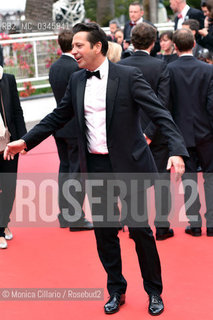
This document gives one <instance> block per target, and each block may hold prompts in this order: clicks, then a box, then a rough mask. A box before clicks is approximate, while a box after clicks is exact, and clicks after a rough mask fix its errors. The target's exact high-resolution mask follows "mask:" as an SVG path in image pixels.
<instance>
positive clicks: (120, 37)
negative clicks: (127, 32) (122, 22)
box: [115, 28, 124, 46]
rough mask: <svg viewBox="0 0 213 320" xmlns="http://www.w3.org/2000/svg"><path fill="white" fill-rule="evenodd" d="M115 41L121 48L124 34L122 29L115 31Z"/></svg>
mask: <svg viewBox="0 0 213 320" xmlns="http://www.w3.org/2000/svg"><path fill="white" fill-rule="evenodd" d="M115 40H116V42H117V43H119V44H120V45H121V46H123V41H124V33H123V31H122V29H120V28H119V29H117V30H115Z"/></svg>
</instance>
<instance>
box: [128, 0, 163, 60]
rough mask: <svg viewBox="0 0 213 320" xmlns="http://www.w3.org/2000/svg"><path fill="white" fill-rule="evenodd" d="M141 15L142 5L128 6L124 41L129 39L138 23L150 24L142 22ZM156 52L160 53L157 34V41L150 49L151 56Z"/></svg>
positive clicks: (142, 12) (132, 4) (134, 3)
mask: <svg viewBox="0 0 213 320" xmlns="http://www.w3.org/2000/svg"><path fill="white" fill-rule="evenodd" d="M143 15H144V11H143V5H142V4H141V3H139V2H133V3H131V4H130V5H129V18H130V20H128V21H127V22H126V24H125V26H124V40H129V39H131V36H132V30H133V29H134V27H135V26H136V25H137V24H138V23H141V22H147V23H149V24H151V22H149V21H145V20H144V18H143ZM151 25H152V24H151ZM153 27H154V26H153ZM156 30H157V29H156ZM158 51H160V43H159V36H158V32H157V39H156V42H155V45H154V47H153V48H152V51H151V55H152V56H155V55H156V53H157V52H158Z"/></svg>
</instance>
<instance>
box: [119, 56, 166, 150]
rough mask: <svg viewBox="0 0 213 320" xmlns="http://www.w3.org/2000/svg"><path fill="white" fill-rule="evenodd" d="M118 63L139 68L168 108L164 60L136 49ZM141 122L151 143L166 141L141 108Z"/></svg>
mask: <svg viewBox="0 0 213 320" xmlns="http://www.w3.org/2000/svg"><path fill="white" fill-rule="evenodd" d="M118 63H119V64H123V65H127V66H132V67H137V68H139V69H140V71H141V72H142V73H143V76H144V78H145V80H146V81H147V82H148V83H149V84H150V86H151V88H152V89H153V90H154V92H155V94H156V95H157V97H158V99H159V100H160V102H161V104H162V105H163V106H164V107H166V108H168V105H169V90H170V81H169V71H168V69H167V65H166V63H165V62H163V61H162V60H159V59H157V58H154V57H152V56H150V55H149V54H147V53H146V52H143V51H136V52H134V53H133V55H132V56H130V57H128V58H126V59H123V60H121V61H119V62H118ZM141 124H142V128H143V131H144V133H145V134H146V135H147V137H149V138H150V139H151V140H152V144H155V143H157V144H159V143H163V142H166V139H165V137H164V136H163V135H162V134H161V133H160V130H159V129H158V130H157V127H156V126H155V125H154V124H153V122H152V121H151V119H150V117H148V116H147V114H146V113H145V112H144V111H143V110H141Z"/></svg>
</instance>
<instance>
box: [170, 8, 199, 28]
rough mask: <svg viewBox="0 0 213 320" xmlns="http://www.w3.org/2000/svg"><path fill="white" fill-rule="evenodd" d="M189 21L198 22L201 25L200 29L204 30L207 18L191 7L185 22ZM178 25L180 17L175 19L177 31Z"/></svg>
mask: <svg viewBox="0 0 213 320" xmlns="http://www.w3.org/2000/svg"><path fill="white" fill-rule="evenodd" d="M188 19H195V20H198V21H199V23H200V29H202V28H204V19H205V17H204V15H203V12H202V11H201V10H198V9H195V8H191V7H190V8H189V10H188V12H187V14H186V17H185V20H188ZM177 23H178V16H176V17H175V30H176V29H177Z"/></svg>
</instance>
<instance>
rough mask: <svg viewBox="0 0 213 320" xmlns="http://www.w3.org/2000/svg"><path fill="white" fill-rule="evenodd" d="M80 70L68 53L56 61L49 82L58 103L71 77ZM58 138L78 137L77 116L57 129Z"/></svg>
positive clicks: (51, 69)
mask: <svg viewBox="0 0 213 320" xmlns="http://www.w3.org/2000/svg"><path fill="white" fill-rule="evenodd" d="M77 70H79V68H78V64H77V62H76V61H75V60H74V59H73V58H72V57H69V56H67V55H62V56H61V57H60V58H59V59H58V60H57V61H56V62H54V63H53V64H52V66H51V68H50V72H49V82H50V85H51V87H52V91H53V94H54V96H55V99H56V102H57V105H59V103H60V101H61V99H62V98H63V96H64V93H65V91H66V87H67V84H68V82H69V78H70V76H71V75H72V73H73V72H75V71H77ZM55 137H56V138H70V137H72V138H73V137H75V138H76V137H77V129H76V120H75V118H74V119H72V120H71V121H69V122H68V123H67V124H66V125H65V126H64V128H62V129H60V130H58V131H56V133H55Z"/></svg>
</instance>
